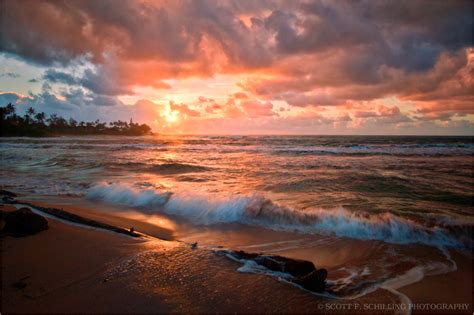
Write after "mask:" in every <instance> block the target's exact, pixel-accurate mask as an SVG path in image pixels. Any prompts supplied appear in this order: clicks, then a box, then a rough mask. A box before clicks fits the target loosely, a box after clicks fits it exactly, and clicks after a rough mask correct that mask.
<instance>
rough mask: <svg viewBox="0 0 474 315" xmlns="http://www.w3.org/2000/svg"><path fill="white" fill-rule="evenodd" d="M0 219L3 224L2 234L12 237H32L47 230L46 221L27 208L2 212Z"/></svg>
mask: <svg viewBox="0 0 474 315" xmlns="http://www.w3.org/2000/svg"><path fill="white" fill-rule="evenodd" d="M2 219H3V221H4V222H5V226H4V227H3V229H2V233H8V234H12V235H14V236H26V235H32V234H36V233H39V232H41V231H44V230H47V229H48V220H46V219H45V218H44V217H42V216H40V215H38V214H36V213H33V211H31V210H30V209H28V208H21V209H20V210H16V211H13V212H4V213H3V214H2Z"/></svg>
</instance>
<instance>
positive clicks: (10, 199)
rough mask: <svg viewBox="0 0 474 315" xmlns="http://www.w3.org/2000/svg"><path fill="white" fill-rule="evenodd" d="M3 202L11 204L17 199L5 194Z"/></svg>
mask: <svg viewBox="0 0 474 315" xmlns="http://www.w3.org/2000/svg"><path fill="white" fill-rule="evenodd" d="M2 202H3V203H8V204H11V203H16V200H15V199H14V198H12V197H9V196H3V197H2Z"/></svg>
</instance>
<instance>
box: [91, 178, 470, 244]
mask: <svg viewBox="0 0 474 315" xmlns="http://www.w3.org/2000/svg"><path fill="white" fill-rule="evenodd" d="M86 197H87V198H89V199H94V200H101V201H105V202H109V203H115V204H121V205H127V206H132V207H135V208H137V210H139V211H142V212H145V213H158V212H159V213H165V214H168V215H176V216H180V217H184V218H186V219H188V220H190V221H191V222H193V223H195V224H202V225H211V224H218V223H242V224H248V225H256V226H262V227H265V228H270V229H274V230H285V231H295V232H299V233H317V234H322V235H335V236H338V237H349V238H355V239H363V240H380V241H385V242H389V243H398V244H416V243H417V244H424V245H429V246H436V247H439V246H446V247H458V248H466V247H467V248H469V247H471V246H472V239H468V240H467V241H468V242H469V244H466V238H463V240H462V241H461V239H460V238H458V237H456V236H455V235H453V234H452V233H451V232H450V230H449V229H447V228H445V227H444V226H424V225H423V224H421V223H418V222H415V221H413V220H410V219H407V218H403V217H400V216H397V215H395V214H392V213H390V212H385V213H373V214H369V213H367V212H351V211H348V210H346V209H344V208H335V209H313V210H304V211H298V210H294V209H291V208H289V207H286V206H283V205H278V204H276V203H274V202H273V201H271V200H269V199H267V198H264V197H263V196H260V195H257V194H254V195H247V196H243V195H238V196H235V195H234V196H230V197H218V196H215V195H206V194H200V193H195V192H190V191H177V192H167V191H159V190H155V189H138V188H135V187H132V186H127V185H121V184H100V185H96V186H94V187H92V188H90V189H89V190H88V192H87V195H86ZM450 229H451V230H452V227H450Z"/></svg>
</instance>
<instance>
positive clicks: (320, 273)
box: [294, 269, 328, 292]
mask: <svg viewBox="0 0 474 315" xmlns="http://www.w3.org/2000/svg"><path fill="white" fill-rule="evenodd" d="M327 275H328V272H327V270H326V269H318V270H315V271H313V272H311V273H309V274H307V275H305V276H303V277H300V278H297V279H295V281H294V282H295V283H297V284H299V285H301V286H302V287H303V288H305V289H307V290H310V291H314V292H322V291H324V289H325V287H326V277H327Z"/></svg>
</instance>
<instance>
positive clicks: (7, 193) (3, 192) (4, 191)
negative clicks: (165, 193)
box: [0, 189, 17, 198]
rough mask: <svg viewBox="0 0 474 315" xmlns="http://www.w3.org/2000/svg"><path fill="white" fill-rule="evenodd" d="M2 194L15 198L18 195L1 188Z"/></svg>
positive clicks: (0, 194)
mask: <svg viewBox="0 0 474 315" xmlns="http://www.w3.org/2000/svg"><path fill="white" fill-rule="evenodd" d="M0 196H4V197H10V198H15V197H17V195H16V194H15V193H12V192H11V191H8V190H3V189H0Z"/></svg>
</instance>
